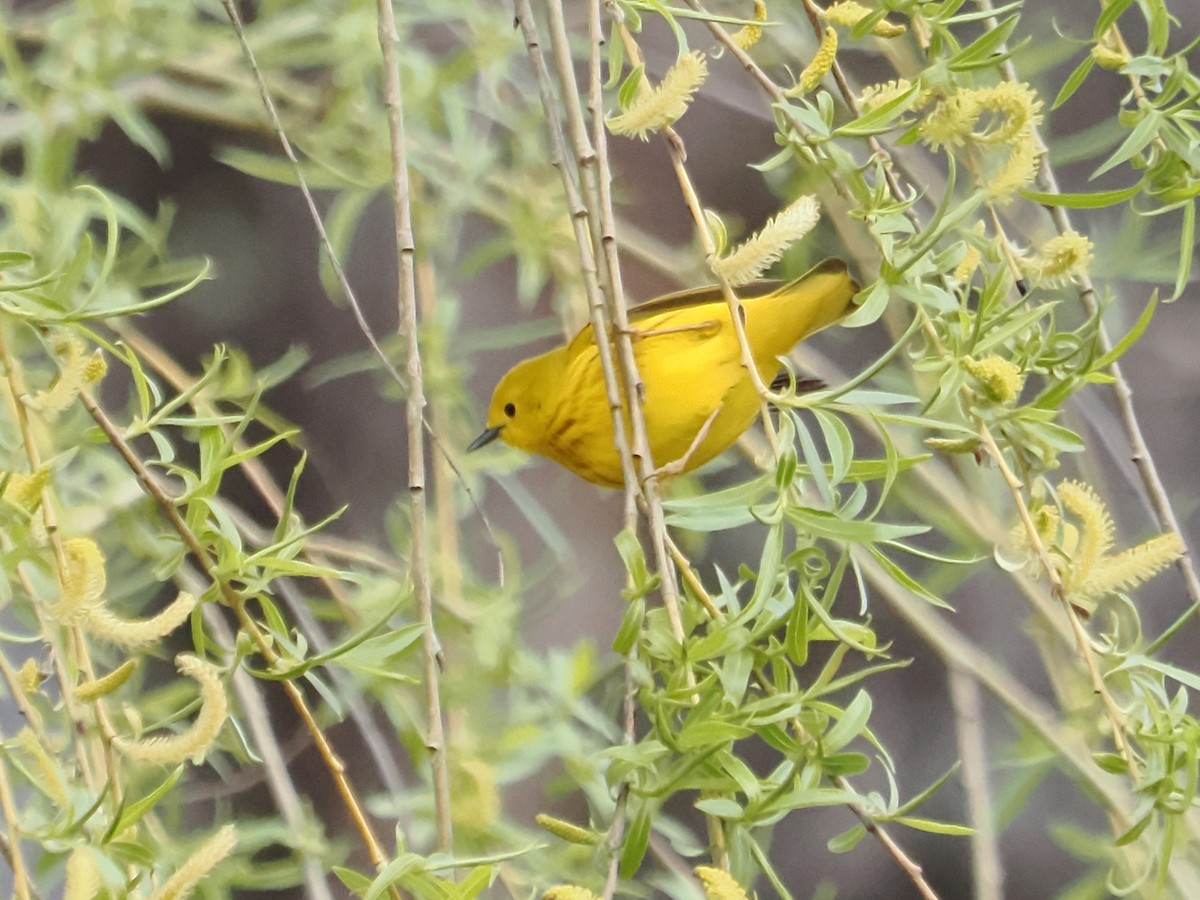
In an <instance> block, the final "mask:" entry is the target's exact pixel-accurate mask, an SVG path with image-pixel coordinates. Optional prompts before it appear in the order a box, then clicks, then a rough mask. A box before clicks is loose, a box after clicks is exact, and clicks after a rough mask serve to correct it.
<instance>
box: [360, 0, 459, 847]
mask: <svg viewBox="0 0 1200 900" xmlns="http://www.w3.org/2000/svg"><path fill="white" fill-rule="evenodd" d="M376 8H377V10H378V16H379V46H380V48H381V50H382V52H383V68H384V104H385V106H386V107H387V112H388V136H389V138H390V140H391V149H392V206H393V215H394V216H395V228H396V251H397V254H398V261H399V266H398V273H397V274H398V286H397V291H398V292H397V300H398V302H399V305H400V315H399V322H400V333H401V336H402V337H403V338H404V342H405V373H406V374H407V376H408V396H407V397H406V399H405V410H406V411H407V420H408V492H409V498H410V501H411V503H410V507H409V510H410V516H411V536H412V548H411V551H410V555H411V566H412V582H413V592H414V593H415V594H416V599H417V607H418V610H419V612H420V616H421V621H422V622H423V623H424V625H425V630H424V631H423V632H422V634H421V646H422V650H423V657H424V660H423V661H424V675H425V679H424V680H425V703H426V715H427V717H428V722H427V727H428V729H429V730H428V733H427V735H426V742H425V743H426V747H427V748H428V749H429V752H430V763H431V765H432V768H433V799H434V807H435V809H436V813H437V830H438V849H440V850H442V851H444V852H447V853H448V852H450V851H451V850H452V849H453V846H454V831H453V825H452V823H451V805H450V767H449V764H448V763H447V761H446V756H447V747H446V735H445V728H444V724H443V721H442V701H441V689H440V686H439V685H440V681H441V666H440V656H441V647H440V645H439V644H438V638H437V632H436V631H435V630H434V621H433V594H432V589H431V587H430V583H429V551H428V539H429V536H428V532H427V525H426V520H427V515H428V510H427V508H426V498H425V433H424V428H423V425H424V421H425V381H424V377H423V374H422V370H421V347H420V342H419V341H418V334H417V285H416V274H415V269H414V262H413V260H414V257H415V254H416V249H415V247H414V242H413V230H412V209H411V206H410V199H409V198H410V193H409V181H408V159H407V156H406V154H407V147H406V142H405V138H404V100H403V93H402V89H401V85H400V66H399V64H398V61H397V58H396V46H397V44H398V42H399V36H398V35H397V34H396V20H395V14H394V13H393V11H392V4H391V0H379V3H378V4H377V7H376Z"/></svg>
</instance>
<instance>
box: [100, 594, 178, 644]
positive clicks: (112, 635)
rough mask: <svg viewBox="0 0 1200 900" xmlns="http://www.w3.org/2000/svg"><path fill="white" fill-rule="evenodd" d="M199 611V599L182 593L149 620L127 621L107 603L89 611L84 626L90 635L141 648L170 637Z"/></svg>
mask: <svg viewBox="0 0 1200 900" xmlns="http://www.w3.org/2000/svg"><path fill="white" fill-rule="evenodd" d="M195 608H196V598H195V597H194V596H193V595H192V594H189V593H187V592H186V591H180V592H179V594H178V596H176V597H175V599H174V600H172V601H171V603H170V604H169V605H168V606H166V607H165V608H164V609H163V610H162V611H161V612H159V613H158V614H157V615H154V616H151V617H150V618H148V619H123V618H121V617H120V616H118V615H116V614H115V613H114V612H112V610H110V609H109V608H108V607H107V606H104V605H103V604H101V605H99V606H96V607H94V608H92V609H90V610H88V612H87V615H86V616H85V617H84V619H83V622H82V625H83V628H84V630H85V631H87V632H88V634H91V635H94V636H96V637H98V638H101V639H103V640H106V641H108V642H109V643H111V644H120V645H121V646H123V647H140V646H144V645H146V644H152V643H154V642H155V641H158V640H161V639H162V638H164V637H166V636H167V635H168V634H170V633H171V632H172V631H174V630H175V629H176V628H178V627H179V626H180V625H182V624H183V623H184V622H186V621H187V618H188V616H190V615H191V614H192V610H193V609H195Z"/></svg>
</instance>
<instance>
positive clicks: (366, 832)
mask: <svg viewBox="0 0 1200 900" xmlns="http://www.w3.org/2000/svg"><path fill="white" fill-rule="evenodd" d="M80 401H81V402H82V403H83V405H84V408H85V409H87V411H88V413H89V414H90V415H91V417H92V419H93V420H94V421H95V422H96V424H97V425H99V426H100V430H101V431H102V432H104V435H105V437H106V438H107V439H108V442H109V443H110V444H111V445H112V446H113V448H114V449H115V450H116V451H117V452H118V453H119V454H120V455H121V458H122V459H124V460H125V463H126V465H127V466H128V467H129V469H130V471H131V472H133V474H134V476H135V477H136V478H137V480H138V482H139V483H140V484H141V485H142V490H144V491H145V492H146V494H147V495H148V496H149V497H150V498H151V499H153V500H154V502H155V503H156V504H157V505H158V507H159V510H160V511H161V512H162V514H163V515H164V516H165V517H166V519H167V521H168V522H170V524H171V527H172V528H173V529H174V530H175V532H176V534H178V535H179V537H180V538H181V539H182V540H183V543H184V546H185V547H187V549H188V552H189V553H190V554H191V556H192V558H193V559H194V560H195V562H196V565H198V566H199V567H200V570H201V571H202V572H203V573H204V577H205V578H207V579H208V580H209V582H210V583H211V584H213V585H214V586H215V587H216V588H217V590H218V591H219V592H220V595H221V597H222V599H223V600H224V601H225V603H226V604H227V605H228V606H229V607H230V608H231V609H232V610H233V611H234V613H235V614H236V615H237V617H238V620H239V622H240V623H241V626H242V628H243V629H244V630H245V631H246V632H247V634H249V635H250V638H251V640H252V641H253V642H254V645H255V647H256V648H257V649H258V652H259V653H260V654H261V655H262V657H263V659H264V660H266V662H267V664H268V665H269V666H275V665H277V664H278V663H279V662H280V658H279V655H278V654H277V653H276V652H275V648H274V646H273V644H272V642H271V641H269V640H267V638H266V636H265V635H264V634H263V633H262V630H261V629H260V628H259V627H258V623H257V622H256V621H255V620H254V618H253V617H252V616H251V615H250V614H249V612H248V611H247V610H246V600H245V598H244V597H242V596H241V594H239V593H238V592H237V591H236V590H235V589H234V588H233V586H232V585H231V584H230V583H229V582H228V581H226V580H225V579H223V578H221V577H220V576H219V574H218V572H217V568H216V563H215V561H214V560H213V558H212V555H211V554H210V553H209V552H208V550H207V549H206V548H205V547H204V545H203V544H201V543H200V540H199V538H198V537H197V536H196V535H195V533H194V532H193V531H192V529H191V528H190V527H189V526H188V524H187V522H186V521H185V520H184V518H183V516H182V515H181V513H180V511H179V507H178V506H177V505H176V502H175V500H174V498H172V497H171V496H169V495H168V494H167V493H166V492H165V491H164V489H163V488H162V486H161V485H160V484H159V483H158V481H157V480H156V479H155V478H154V477H153V476H152V475H151V473H150V471H149V469H147V468H146V465H145V463H143V462H142V460H141V458H140V457H139V456H138V455H137V453H135V452H134V450H133V448H132V447H131V446H130V445H129V442H128V441H126V440H125V438H124V436H123V435H122V434H121V432H120V431H119V429H118V428H117V426H116V425H115V424H114V423H113V421H112V420H111V419H110V418H109V417H108V414H107V413H106V412H105V411H104V410H103V409H101V407H100V406H99V405H98V404H97V403H96V401H95V400H94V399H93V398H92V397H90V396H88V395H87V394H86V393H84V394H82V395H81V396H80ZM280 684H281V687H282V689H283V692H284V693H285V694H286V695H287V698H288V700H289V702H290V703H291V704H292V708H293V709H295V710H296V714H297V715H298V716H299V717H300V721H301V722H302V723H303V725H304V727H305V729H306V730H307V731H308V733H309V735H310V736H311V737H312V739H313V743H314V744H315V746H316V748H317V753H318V754H319V755H320V757H321V760H322V762H323V763H324V764H325V767H326V768H327V769H328V770H329V773H330V775H331V776H332V777H333V781H334V786H335V787H336V788H337V791H338V795H339V796H340V797H341V799H342V803H343V804H344V805H345V807H346V809H347V810H348V811H349V813H350V817H351V819H352V820H353V821H354V824H355V827H356V828H357V829H358V833H359V836H360V837H361V838H362V841H363V844H364V846H365V847H366V849H367V854H368V856H369V858H370V860H371V864H372V865H374V866H376V867H379V866H382V865H383V864H384V862H385V861H386V857H385V855H384V852H383V849H382V847H381V846H380V844H379V841H378V839H377V838H376V837H375V832H374V830H373V829H372V828H371V824H370V822H369V820H368V819H367V816H366V813H365V812H364V811H363V808H362V804H361V803H359V801H358V797H357V795H356V793H355V791H354V787H353V785H352V784H351V782H350V779H349V777H348V776H347V775H346V766H345V764H344V763H343V762H342V760H341V759H340V758H339V757H338V755H337V753H336V752H335V751H334V749H333V745H332V744H331V743H330V742H329V739H328V738H327V737H326V736H325V732H324V731H323V730H322V728H321V726H320V724H319V723H318V722H317V720H316V717H315V716H314V715H313V713H312V711H311V710H310V709H309V708H308V703H307V702H306V701H305V699H304V695H303V693H301V691H300V688H299V687H297V686H296V684H295V682H294V681H292V680H290V679H285V680H283V681H282V682H281V683H280ZM389 892H390V893H391V894H392V896H394V897H396V898H397V900H399V896H400V894H399V891H398V890H396V889H395V888H394V887H392V888H390V889H389Z"/></svg>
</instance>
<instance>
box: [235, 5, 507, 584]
mask: <svg viewBox="0 0 1200 900" xmlns="http://www.w3.org/2000/svg"><path fill="white" fill-rule="evenodd" d="M221 4H222V5H223V6H224V7H225V12H226V15H227V16H228V17H229V21H230V22H231V24H232V25H233V29H234V32H235V33H236V34H237V37H238V42H239V44H240V45H241V48H242V53H243V55H244V56H245V59H246V63H247V65H249V67H250V71H251V73H252V74H253V76H254V83H255V85H256V86H257V87H258V93H259V96H260V97H261V99H262V103H263V107H264V108H265V109H266V111H267V115H268V117H269V118H270V120H271V125H272V128H273V129H274V132H275V136H276V137H277V138H278V139H279V144H280V146H281V147H282V148H283V152H284V155H285V156H287V158H288V162H289V163H290V164H291V167H292V174H293V176H294V177H295V179H296V186H297V187H298V188H299V189H300V194H301V196H303V197H304V203H305V205H306V206H307V207H308V213H309V217H310V218H311V219H312V223H313V227H314V228H316V230H317V236H318V237H319V238H320V241H321V249H322V250H323V251H324V253H325V256H326V258H328V260H329V264H330V266H331V268H332V270H333V273H334V277H335V278H336V279H337V282H338V286H339V287H340V288H341V289H342V294H343V296H344V297H345V299H346V302H347V303H348V304H349V305H350V310H351V313H352V314H353V316H354V321H355V323H356V324H357V325H358V328H359V331H361V332H362V334H363V337H365V338H366V340H367V343H368V344H369V345H370V347H371V350H372V352H373V353H374V354H375V355H376V356H377V357H378V358H379V361H380V363H381V364H382V365H383V368H384V369H385V370H386V371H387V373H388V375H390V376H391V377H392V379H393V380H394V381H395V382H396V383H397V384H398V385H400V387H401V388H402V389H404V390H405V391H407V390H408V385H407V384H406V382H405V379H404V377H403V376H402V375H401V374H400V372H399V371H398V370H397V369H396V367H395V366H394V365H393V364H392V361H391V359H390V358H389V357H388V355H387V353H386V351H384V349H383V348H382V347H381V346H380V345H379V342H378V341H377V340H376V338H375V333H374V331H372V330H371V326H370V324H368V322H367V319H366V316H365V315H364V313H363V311H362V307H361V306H360V305H359V303H358V298H357V297H356V296H355V294H354V290H353V288H351V287H350V282H349V280H348V279H347V278H346V273H345V270H344V269H343V268H342V263H341V258H340V257H339V256H338V254H337V252H336V251H335V250H334V248H333V242H332V241H331V240H330V238H329V234H328V232H327V231H326V230H325V222H324V220H323V219H322V218H321V214H320V212H319V211H318V210H317V202H316V199H315V198H314V197H313V195H312V191H311V190H309V187H308V181H307V179H305V177H304V170H303V169H302V168H301V166H300V160H299V159H298V158H297V157H296V154H295V151H294V150H293V149H292V144H291V141H290V140H288V136H287V132H286V131H285V130H284V128H283V122H282V121H281V120H280V118H279V113H278V111H277V110H276V108H275V103H274V100H273V99H272V96H271V91H270V90H269V89H268V88H267V82H266V79H265V78H264V77H263V74H262V70H261V69H260V68H259V66H258V60H257V58H256V57H255V55H254V52H253V51H252V50H251V49H250V43H249V41H248V40H247V38H246V29H245V26H244V24H243V23H242V19H241V15H240V14H239V13H238V11H237V7H236V5H235V4H234V2H233V0H221ZM381 27H382V26H381ZM392 33H393V35H394V33H395V27H394V20H393V28H392ZM380 40H381V41H382V40H384V38H383V36H382V35H381V37H380ZM389 121H390V113H389ZM401 264H403V262H401ZM401 327H403V326H402V325H401ZM421 427H422V428H423V429H424V430H425V432H426V433H427V434H428V435H429V440H430V441H431V442H432V443H433V445H434V447H436V448H437V450H438V452H439V453H441V455H442V458H443V459H445V460H446V464H447V465H448V466H449V467H450V468H451V469H452V470H453V471H454V474H455V475H456V476H457V477H458V480H459V482H460V483H461V485H462V489H463V493H464V494H465V495H466V497H467V499H468V501H469V502H470V503H471V507H472V509H474V511H475V514H476V515H477V516H479V521H480V522H481V523H482V524H483V529H484V533H485V534H486V535H487V540H488V543H490V544H491V545H492V547H493V548H494V549H495V551H496V566H497V571H498V578H499V581H500V583H501V584H503V583H504V557H503V556H502V555H501V552H500V544H499V542H498V541H497V540H496V535H495V532H494V531H493V530H492V524H491V521H490V520H489V519H488V517H487V514H486V513H485V512H484V511H483V508H482V507H481V506H480V505H479V504H478V502H477V501H476V499H475V493H474V491H472V490H471V486H470V485H469V484H467V481H466V479H465V478H464V477H463V475H462V473H461V472H460V471H459V469H458V466H457V464H456V463H455V462H454V459H453V457H452V456H451V455H450V451H449V450H448V449H447V448H446V445H445V444H444V443H442V439H441V437H439V436H438V434H437V432H435V431H434V430H433V428H431V427H430V425H429V423H428V422H426V421H425V419H424V410H423V409H422V418H421Z"/></svg>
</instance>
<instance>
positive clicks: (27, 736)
mask: <svg viewBox="0 0 1200 900" xmlns="http://www.w3.org/2000/svg"><path fill="white" fill-rule="evenodd" d="M13 746H14V747H16V748H17V749H18V750H20V751H21V756H22V757H23V758H24V760H25V763H26V765H27V766H28V768H29V770H30V771H31V772H33V774H34V777H33V778H32V779H31V782H32V784H33V785H34V787H36V788H37V789H38V790H39V791H41V792H42V793H43V794H45V795H46V796H47V797H48V798H50V799H51V800H53V801H54V802H55V803H56V804H57V805H59V806H66V805H67V803H68V802H69V801H68V798H67V788H66V784H67V781H66V779H65V778H64V777H63V772H62V768H61V766H60V765H59V763H58V760H57V759H56V758H55V757H53V756H51V755H50V753H49V752H48V751H47V750H46V748H45V747H43V746H42V743H41V741H39V740H38V736H37V734H35V733H34V731H33V729H32V728H30V727H28V726H26V727H25V728H22V729H21V730H20V731H18V732H17V734H16V736H15V737H14V738H13Z"/></svg>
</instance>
